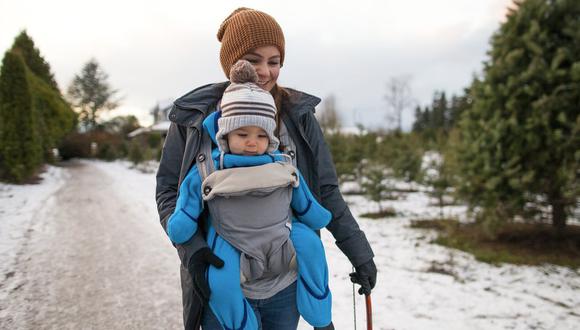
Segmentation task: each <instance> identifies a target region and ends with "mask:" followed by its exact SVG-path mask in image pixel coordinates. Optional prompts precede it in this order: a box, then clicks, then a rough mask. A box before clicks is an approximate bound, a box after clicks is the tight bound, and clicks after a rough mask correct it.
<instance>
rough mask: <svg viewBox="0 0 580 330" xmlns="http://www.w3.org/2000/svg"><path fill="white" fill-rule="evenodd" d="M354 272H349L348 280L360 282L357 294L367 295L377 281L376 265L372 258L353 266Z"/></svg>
mask: <svg viewBox="0 0 580 330" xmlns="http://www.w3.org/2000/svg"><path fill="white" fill-rule="evenodd" d="M355 270H356V271H355V272H354V273H350V281H351V282H353V283H357V284H360V286H361V287H360V289H358V294H364V295H367V296H368V295H369V294H371V290H372V289H373V288H374V287H375V284H376V282H377V266H375V262H374V261H373V259H371V260H370V261H368V262H367V263H364V264H362V265H360V266H357V267H355Z"/></svg>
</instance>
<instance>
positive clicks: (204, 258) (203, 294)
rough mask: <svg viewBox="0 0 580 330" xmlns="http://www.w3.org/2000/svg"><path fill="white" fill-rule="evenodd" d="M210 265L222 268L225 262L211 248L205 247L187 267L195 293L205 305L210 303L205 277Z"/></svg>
mask: <svg viewBox="0 0 580 330" xmlns="http://www.w3.org/2000/svg"><path fill="white" fill-rule="evenodd" d="M209 265H212V266H214V267H216V268H222V267H223V266H224V261H223V260H222V259H220V258H219V257H218V256H216V255H215V254H214V253H213V252H212V250H211V249H210V248H209V247H204V248H201V249H200V250H199V251H197V252H195V253H194V254H193V256H191V260H190V261H189V266H188V267H187V270H188V271H189V274H191V277H192V279H193V291H194V292H195V294H196V295H197V297H198V298H199V299H200V300H201V301H202V303H204V304H206V303H207V302H208V301H209V295H210V293H211V292H210V290H209V284H208V282H207V279H206V277H205V272H206V271H207V267H208V266H209Z"/></svg>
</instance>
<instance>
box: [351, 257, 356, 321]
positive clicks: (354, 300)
mask: <svg viewBox="0 0 580 330" xmlns="http://www.w3.org/2000/svg"><path fill="white" fill-rule="evenodd" d="M352 272H353V273H354V267H352ZM352 312H353V316H354V330H356V296H355V294H354V282H353V283H352Z"/></svg>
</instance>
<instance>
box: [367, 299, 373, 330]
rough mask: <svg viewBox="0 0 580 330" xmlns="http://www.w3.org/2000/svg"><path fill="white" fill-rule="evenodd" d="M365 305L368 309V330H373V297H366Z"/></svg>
mask: <svg viewBox="0 0 580 330" xmlns="http://www.w3.org/2000/svg"><path fill="white" fill-rule="evenodd" d="M365 305H366V307H367V330H373V305H372V301H371V295H370V294H367V295H365Z"/></svg>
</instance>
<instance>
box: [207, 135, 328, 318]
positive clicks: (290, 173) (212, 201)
mask: <svg viewBox="0 0 580 330" xmlns="http://www.w3.org/2000/svg"><path fill="white" fill-rule="evenodd" d="M280 140H281V142H282V144H283V145H284V146H285V149H284V151H285V155H282V156H284V157H281V158H282V159H281V161H276V162H271V163H267V164H263V165H256V166H247V167H233V168H227V169H224V168H223V162H222V161H223V155H221V156H220V162H219V164H220V165H219V166H220V167H221V169H220V170H216V168H215V163H214V160H213V159H212V141H211V138H210V137H209V136H208V134H202V142H201V146H200V149H199V150H200V151H199V153H198V156H197V163H196V166H197V169H198V172H199V175H200V178H201V182H202V186H201V189H202V190H201V191H202V198H203V200H204V201H205V202H206V206H207V208H208V209H209V212H210V215H211V226H210V228H209V233H208V244H210V247H211V248H212V250H214V249H215V250H214V251H218V250H219V251H220V252H221V253H223V255H224V256H226V258H228V256H229V259H228V260H224V261H225V267H224V268H228V269H220V270H217V269H213V268H212V267H210V269H209V270H208V279H209V281H210V287H211V289H212V297H213V298H210V303H209V305H210V308H211V309H212V311H213V312H214V314H215V315H216V317H217V318H218V320H219V321H220V323H221V324H222V326H223V327H224V328H225V329H257V324H258V321H257V320H256V317H255V315H254V313H253V310H252V309H251V306H249V303H248V302H247V301H246V300H245V298H244V297H243V295H242V294H241V288H240V284H241V283H244V282H245V281H252V280H255V279H259V278H262V277H264V276H269V275H274V276H275V275H277V274H281V273H284V272H288V271H289V269H290V268H298V274H299V276H298V283H297V307H298V310H299V312H300V314H301V315H302V317H303V318H304V319H305V320H306V321H307V322H308V323H310V324H311V325H313V326H325V325H327V324H329V323H330V319H331V315H330V314H331V313H330V311H331V303H332V298H331V295H330V292H329V289H328V283H327V282H328V273H327V272H328V270H327V267H326V260H325V257H324V248H323V247H322V243H321V242H320V239H319V238H318V237H317V236H316V234H315V232H314V231H313V230H312V229H310V228H308V227H307V226H306V225H305V224H303V223H299V222H296V223H295V224H294V228H293V219H294V216H297V217H299V216H300V215H303V214H306V213H308V211H309V209H310V202H309V203H308V207H307V208H306V209H305V210H303V211H304V212H303V213H302V214H293V212H292V209H291V208H290V204H291V200H292V192H293V188H295V187H298V186H299V185H300V184H301V183H302V184H303V182H300V181H301V180H300V178H299V174H298V171H297V169H296V167H295V164H296V154H295V150H296V149H295V145H294V143H293V142H292V140H291V139H290V138H289V136H288V134H287V131H286V130H285V127H283V126H282V127H281V132H280ZM272 157H274V156H272ZM311 197H312V196H311ZM312 199H313V197H312ZM256 206H257V207H256ZM314 209H315V208H314V207H313V208H312V211H314ZM314 212H315V211H314ZM326 212H328V211H326ZM295 213H296V210H295ZM291 236H292V238H293V239H291ZM292 240H294V241H299V242H300V245H297V246H296V247H295V246H294V244H293V242H292ZM224 241H225V242H224ZM226 242H227V243H229V245H231V246H233V247H234V248H235V249H236V250H237V251H236V250H234V249H233V248H232V247H230V246H228V244H227V243H226ZM302 242H305V243H302ZM313 242H314V243H313ZM313 244H318V245H313ZM296 256H298V263H296ZM301 259H302V260H305V261H303V262H302V263H301V262H300V260H301ZM314 260H316V261H314ZM236 271H237V279H236V278H234V276H233V274H232V273H234V272H236ZM212 284H213V285H212ZM238 296H239V297H238ZM212 299H213V300H212Z"/></svg>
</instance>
